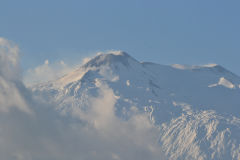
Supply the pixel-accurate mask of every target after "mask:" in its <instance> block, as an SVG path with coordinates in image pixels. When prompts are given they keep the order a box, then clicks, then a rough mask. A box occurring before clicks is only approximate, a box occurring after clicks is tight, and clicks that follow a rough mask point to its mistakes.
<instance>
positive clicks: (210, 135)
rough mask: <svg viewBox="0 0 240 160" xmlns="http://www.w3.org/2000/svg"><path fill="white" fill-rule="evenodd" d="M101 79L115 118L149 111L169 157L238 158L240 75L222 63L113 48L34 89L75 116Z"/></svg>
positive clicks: (125, 117) (81, 109)
mask: <svg viewBox="0 0 240 160" xmlns="http://www.w3.org/2000/svg"><path fill="white" fill-rule="evenodd" d="M102 84H104V85H107V86H108V87H109V88H111V89H112V90H113V92H114V95H115V97H116V104H115V108H114V112H115V114H116V115H117V116H118V117H119V118H122V119H123V120H127V119H129V118H131V115H132V113H133V112H134V111H135V110H137V111H140V112H142V113H145V114H148V115H149V119H150V120H151V122H152V123H153V124H154V125H156V126H157V127H159V138H158V139H156V141H158V142H159V145H160V146H161V147H162V149H163V150H164V151H165V153H166V156H167V157H168V159H240V135H239V134H238V133H239V132H240V119H239V118H240V99H239V97H240V89H239V84H240V78H239V77H238V76H237V75H235V74H233V73H232V72H230V71H228V70H226V69H225V68H223V67H222V66H219V65H216V64H211V65H204V66H183V65H172V66H166V65H159V64H154V63H149V62H138V61H137V60H135V59H134V58H132V57H131V56H129V55H128V54H127V53H125V52H113V53H108V54H100V55H98V56H96V57H94V58H93V59H91V60H90V61H88V62H87V63H85V64H84V65H83V66H82V67H80V68H78V69H76V70H75V71H73V72H71V73H69V74H67V75H65V76H63V77H61V78H60V79H58V80H56V81H51V82H48V83H44V84H39V85H35V86H33V87H32V90H33V91H34V92H35V93H38V94H41V95H43V96H45V97H46V98H47V99H48V98H49V100H53V101H55V102H56V103H58V107H57V108H56V110H57V111H59V113H60V114H62V115H65V116H68V117H75V118H79V116H82V115H83V114H84V112H85V111H86V110H88V108H87V106H88V105H89V98H90V97H97V96H99V95H98V93H99V88H100V87H99V86H101V85H102ZM103 109H104V107H103Z"/></svg>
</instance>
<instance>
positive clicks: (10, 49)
mask: <svg viewBox="0 0 240 160" xmlns="http://www.w3.org/2000/svg"><path fill="white" fill-rule="evenodd" d="M18 52H19V49H18V47H17V45H15V44H13V43H11V42H10V41H8V40H6V39H4V38H1V37H0V111H3V112H8V111H9V110H10V109H12V108H17V109H20V110H22V111H25V112H27V113H30V112H31V111H30V109H29V108H28V107H27V104H26V101H25V99H24V98H23V97H22V95H21V94H22V93H21V91H20V87H21V85H22V84H21V81H20V75H19V73H20V72H19V70H20V69H19V63H18Z"/></svg>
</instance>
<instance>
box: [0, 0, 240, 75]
mask: <svg viewBox="0 0 240 160" xmlns="http://www.w3.org/2000/svg"><path fill="white" fill-rule="evenodd" d="M239 8H240V1H239V0H230V1H226V0H75V1H74V0H65V1H61V0H41V1H36V0H21V1H13V0H1V1H0V36H1V37H4V38H7V39H9V40H12V41H14V42H15V43H17V44H18V45H19V47H20V49H21V54H22V65H23V68H24V69H28V68H31V67H34V66H36V65H39V64H42V63H43V62H44V61H45V60H46V59H48V60H49V61H56V60H62V59H63V60H65V61H67V62H71V61H73V62H75V63H76V62H77V61H78V59H79V63H80V61H81V60H80V59H81V58H82V57H84V56H87V55H89V54H93V53H95V52H97V51H105V50H111V49H115V50H124V51H126V52H128V53H129V54H130V55H132V56H133V57H134V58H136V59H138V60H140V61H152V62H157V63H161V64H173V63H180V64H206V63H218V64H221V65H223V66H225V67H226V68H228V69H230V70H231V71H233V72H235V73H237V74H238V75H240V69H239V68H240V63H239V59H240V20H239V19H240V18H239V17H240V9H239Z"/></svg>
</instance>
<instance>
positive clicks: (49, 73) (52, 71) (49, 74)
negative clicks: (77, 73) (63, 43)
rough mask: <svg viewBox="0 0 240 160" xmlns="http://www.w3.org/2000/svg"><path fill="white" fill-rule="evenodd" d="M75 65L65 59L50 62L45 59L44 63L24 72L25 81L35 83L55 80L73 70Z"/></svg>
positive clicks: (28, 83) (27, 83) (29, 83)
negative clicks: (68, 63)
mask: <svg viewBox="0 0 240 160" xmlns="http://www.w3.org/2000/svg"><path fill="white" fill-rule="evenodd" d="M73 68H74V67H72V66H69V65H67V64H65V62H64V61H58V62H54V63H50V62H49V60H45V61H44V63H43V64H42V65H39V66H37V67H35V68H34V69H29V70H27V72H26V73H25V74H24V83H25V84H26V85H33V84H36V83H42V82H47V81H51V80H54V79H56V78H59V77H61V76H63V75H64V74H66V73H68V72H70V71H72V70H73Z"/></svg>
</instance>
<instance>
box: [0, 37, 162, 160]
mask: <svg viewBox="0 0 240 160" xmlns="http://www.w3.org/2000/svg"><path fill="white" fill-rule="evenodd" d="M18 50H19V49H18V47H17V46H16V45H15V44H12V43H11V42H9V41H8V40H6V39H4V38H0V142H1V143H0V155H1V159H5V160H12V159H16V160H43V159H44V160H66V159H71V160H75V159H76V160H79V159H80V160H81V159H82V160H94V159H98V160H101V159H102V160H106V159H113V160H121V159H122V160H133V159H139V160H141V159H143V160H145V159H151V160H154V159H158V160H159V159H164V157H163V154H162V152H161V149H160V146H159V145H158V143H157V142H156V140H157V137H158V129H157V128H156V127H155V126H154V125H153V124H151V122H150V121H149V118H148V117H147V115H145V114H141V113H138V111H137V110H134V111H133V116H132V117H131V118H130V119H129V120H127V121H123V120H121V119H119V118H118V117H117V116H116V115H115V103H116V101H117V99H116V96H115V95H114V93H113V91H112V89H111V88H109V87H108V86H107V85H106V84H104V83H102V82H101V83H100V84H99V95H98V96H97V97H92V98H90V102H89V104H90V105H89V107H88V109H87V110H84V111H82V110H78V112H77V111H76V113H75V115H74V116H73V117H64V116H61V115H59V114H58V113H57V112H56V111H55V110H54V108H55V106H54V105H55V104H54V103H51V102H45V101H44V100H43V99H42V98H41V97H37V96H35V95H32V93H31V91H29V90H28V89H27V88H26V87H25V86H24V85H23V83H22V81H21V80H20V76H21V75H18V73H19V72H18V71H19V65H18ZM48 65H49V62H48V61H46V62H45V63H44V64H43V65H42V66H40V67H39V68H38V69H35V71H37V72H38V73H39V76H40V75H43V76H44V75H45V74H44V72H45V71H46V70H49V72H47V73H46V74H49V73H51V72H54V71H53V70H51V69H49V68H48ZM35 71H34V72H35Z"/></svg>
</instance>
